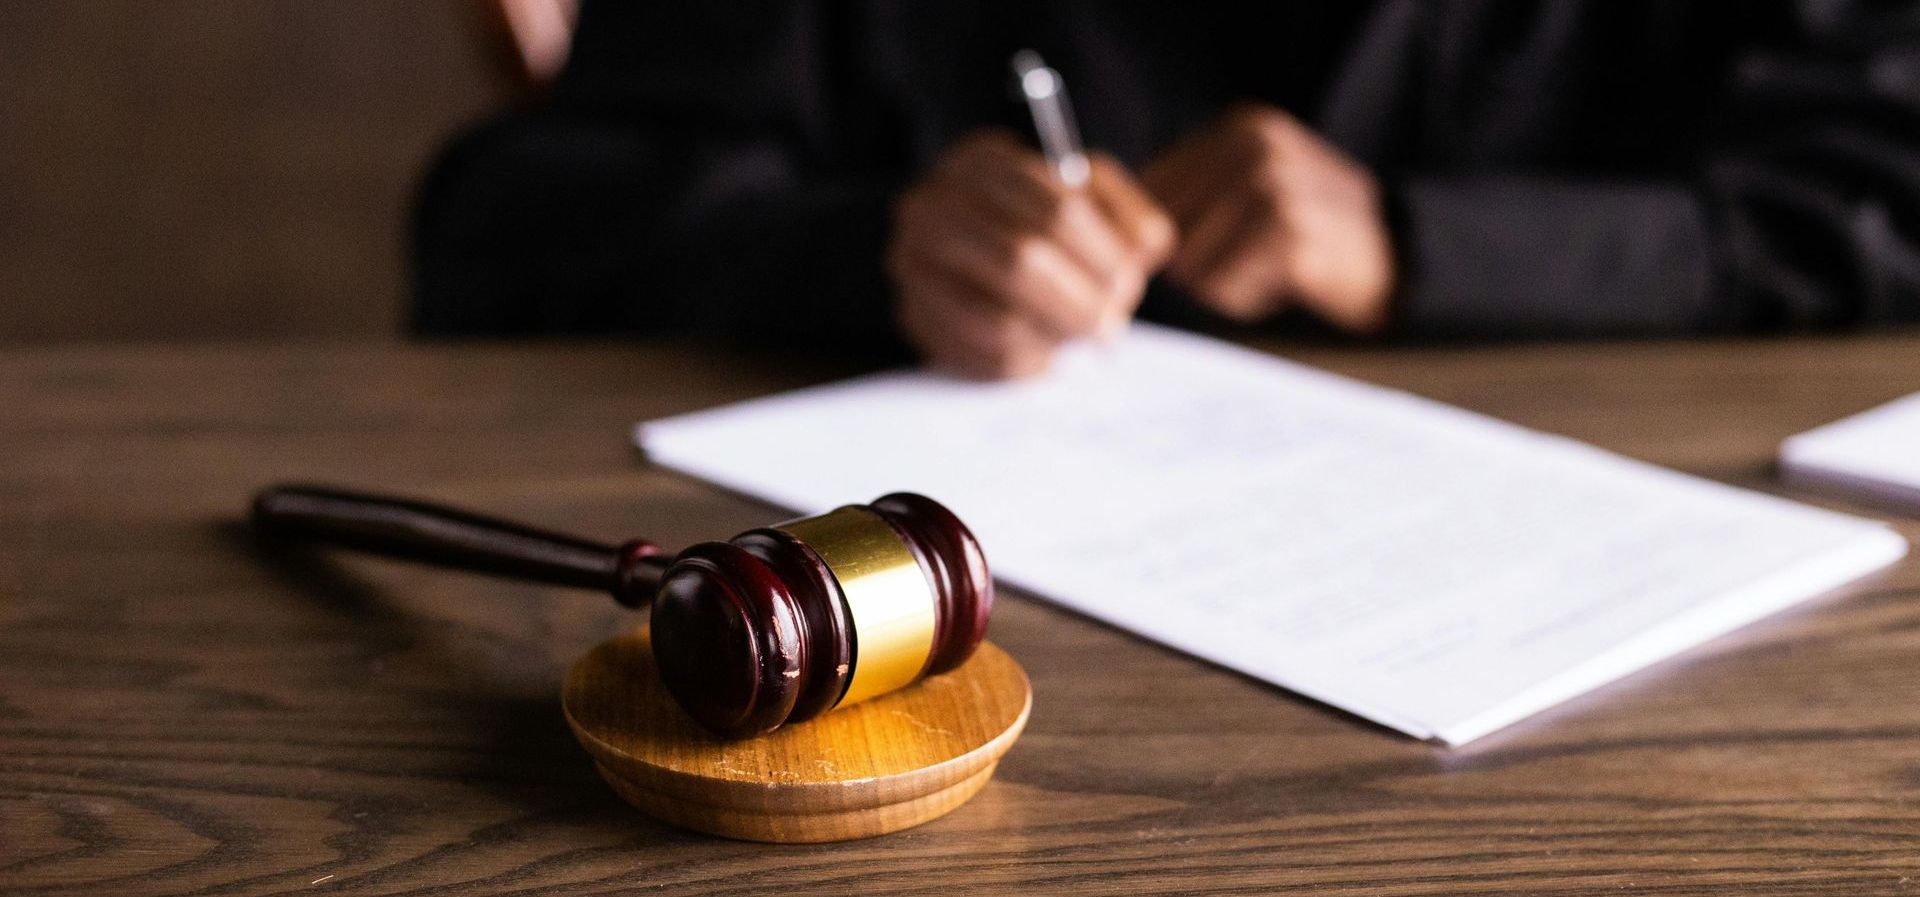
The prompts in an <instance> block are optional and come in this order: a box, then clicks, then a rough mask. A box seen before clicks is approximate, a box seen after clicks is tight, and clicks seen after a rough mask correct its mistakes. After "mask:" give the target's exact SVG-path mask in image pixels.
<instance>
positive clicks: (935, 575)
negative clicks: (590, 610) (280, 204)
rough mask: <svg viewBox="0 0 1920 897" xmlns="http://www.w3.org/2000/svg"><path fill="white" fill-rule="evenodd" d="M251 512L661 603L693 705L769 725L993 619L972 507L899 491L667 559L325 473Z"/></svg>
mask: <svg viewBox="0 0 1920 897" xmlns="http://www.w3.org/2000/svg"><path fill="white" fill-rule="evenodd" d="M253 521H254V525H255V526H256V527H258V528H259V529H260V530H261V531H262V532H263V533H265V534H268V535H269V536H272V537H276V538H291V539H305V540H313V541H318V542H324V543H328V544H332V545H338V546H343V547H348V548H354V549H360V550H364V551H371V552H374V553H378V554H382V555H386V556H389V557H398V558H406V559H410V560H417V561H424V562H427V563H432V564H437V565H440V566H444V567H454V568H459V569H465V570H472V571H478V572H483V573H491V574H496V575H504V576H511V577H517V578H522V579H529V580H534V581H538V582H544V583H550V584H553V585H561V586H573V587H581V588H595V589H602V590H605V591H607V592H609V593H611V594H612V596H613V598H614V600H615V601H618V602H620V603H621V604H623V605H626V606H628V607H634V608H640V607H644V606H647V605H648V604H651V605H652V611H651V617H650V625H651V627H652V635H651V639H652V643H653V652H654V662H655V664H656V665H657V666H658V668H659V671H660V680H661V683H662V684H663V685H665V686H666V688H667V691H668V693H670V694H671V695H672V696H673V699H674V700H675V701H676V702H677V703H679V705H680V706H681V707H682V708H683V709H685V710H686V711H687V714H688V715H689V716H691V717H693V719H694V720H695V721H697V722H698V723H700V724H701V725H702V726H704V727H706V728H707V729H708V730H710V731H712V732H714V733H715V734H717V735H721V736H723V737H730V738H738V737H745V736H749V735H756V734H761V733H765V732H771V731H773V730H774V729H776V728H779V727H780V726H781V725H783V724H785V723H791V722H799V721H801V720H805V719H810V718H812V717H814V716H817V715H819V714H821V713H825V712H827V711H829V710H832V709H834V708H836V707H842V706H847V705H850V704H853V703H856V702H859V701H863V700H866V699H867V698H871V697H874V696H876V695H882V694H886V693H887V692H890V691H894V690H895V689H899V688H903V687H905V686H907V685H910V684H912V683H914V682H918V681H919V680H921V679H923V678H925V677H927V676H931V675H934V674H936V673H942V672H945V671H947V670H950V669H953V668H954V667H956V666H959V665H960V664H961V663H962V662H963V661H965V660H966V659H967V658H968V657H969V656H970V655H972V654H973V650H974V648H975V646H977V645H979V644H980V639H981V638H982V637H983V636H985V635H986V630H987V617H988V615H989V614H991V613H992V611H993V580H992V579H991V578H990V576H989V575H988V572H987V561H986V556H985V555H984V554H982V553H981V550H980V543H979V542H978V541H977V540H976V539H975V538H974V536H973V533H972V532H971V531H969V530H968V529H967V527H966V525H965V524H964V523H961V522H960V518H958V517H956V516H954V515H953V512H951V511H949V510H947V509H946V508H945V507H944V506H942V505H941V504H940V503H939V502H936V501H934V500H933V499H930V498H927V497H925V496H921V495H915V494H912V493H907V492H896V493H893V494H891V495H886V496H882V497H881V498H879V499H876V500H875V501H873V502H872V503H871V504H865V505H847V506H844V507H841V508H838V509H836V510H833V511H829V512H827V513H825V514H821V515H819V516H815V517H802V518H799V519H796V520H789V521H787V522H785V523H780V524H775V525H773V526H769V527H762V528H759V529H752V530H748V531H746V532H744V533H741V534H740V535H738V536H735V537H733V538H732V539H729V540H727V541H725V542H701V543H698V544H696V545H693V546H691V547H689V548H687V549H686V550H684V551H681V552H680V553H679V554H678V555H675V556H673V557H672V558H671V559H669V558H668V557H667V556H666V554H665V553H664V552H663V551H662V550H661V549H660V548H659V547H658V546H656V545H655V544H654V543H652V542H649V541H646V540H644V539H634V540H630V541H628V542H625V543H624V544H620V545H612V544H606V543H602V542H596V541H593V540H591V539H584V538H580V537H577V536H570V535H564V534H560V533H554V532H548V531H545V530H540V529H536V528H534V527H530V526H525V525H522V524H518V523H513V522H510V521H505V520H498V519H494V518H491V517H486V516H482V515H480V514H475V513H471V512H468V511H462V510H458V509H454V508H448V507H443V506H440V505H435V504H429V503H426V502H420V501H413V500H409V499H404V498H395V497H390V496H380V495H368V494H361V493H355V492H347V491H343V490H338V489H331V488H325V487H317V486H276V487H273V488H269V489H266V490H265V491H262V492H261V493H260V494H259V495H258V496H256V497H255V498H254V502H253Z"/></svg>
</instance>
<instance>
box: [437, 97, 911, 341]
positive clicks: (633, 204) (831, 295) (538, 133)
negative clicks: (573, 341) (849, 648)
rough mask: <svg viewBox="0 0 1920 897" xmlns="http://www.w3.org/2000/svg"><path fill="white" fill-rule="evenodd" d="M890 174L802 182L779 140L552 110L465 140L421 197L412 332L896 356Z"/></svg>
mask: <svg viewBox="0 0 1920 897" xmlns="http://www.w3.org/2000/svg"><path fill="white" fill-rule="evenodd" d="M891 192H892V187H891V186H890V185H889V184H888V183H886V182H885V181H884V180H883V179H881V178H879V177H856V176H845V175H842V176H830V175H817V176H816V175H802V174H800V173H797V172H794V171H792V170H791V169H790V167H789V165H788V163H786V162H785V161H784V159H783V158H782V153H781V152H780V151H779V150H778V148H755V147H754V146H753V145H752V144H748V143H739V144H734V143H728V142H714V143H700V142H696V141H688V140H683V139H659V138H656V137H655V136H653V135H650V134H648V133H646V132H645V131H643V130H642V129H640V128H637V127H635V126H632V125H627V124H619V123H613V122H608V121H604V120H574V119H570V118H567V117H564V116H556V115H538V116H528V117H522V118H517V119H512V120H508V121H505V122H501V123H498V124H495V125H491V126H489V127H487V128H484V129H482V130H480V131H478V132H476V133H474V134H472V135H469V136H468V137H466V138H465V139H463V140H462V141H460V142H459V143H457V144H456V146H455V148H454V149H453V150H452V151H451V152H450V153H449V154H448V156H447V157H446V159H445V160H443V161H442V162H441V164H440V165H439V166H438V167H437V168H436V170H435V172H434V174H433V175H432V177H431V179H430V180H429V183H428V185H427V187H426V189H425V190H424V191H423V194H422V200H421V204H420V209H419V221H418V226H417V231H418V233H417V242H416V258H415V269H416V279H417V283H416V286H417V304H416V316H415V322H414V323H415V329H416V330H417V331H419V332H422V333H427V334H439V335H448V334H504V333H529V332H537V333H609V332H647V331H664V330H668V329H693V330H701V331H706V332H709V333H714V334H718V335H723V336H727V337H738V338H743V339H748V340H761V341H768V340H773V341H782V340H784V341H792V342H795V343H796V344H805V345H810V346H813V347H817V348H822V349H829V350H840V351H860V352H882V353H884V352H892V351H897V346H896V345H895V343H894V341H893V340H894V338H893V336H892V329H891V324H890V317H889V314H888V301H887V286H886V283H885V281H884V277H883V275H882V269H881V261H880V259H881V257H882V248H883V245H884V241H885V237H886V224H887V220H888V215H887V202H888V199H887V197H888V196H889V195H890V193H891Z"/></svg>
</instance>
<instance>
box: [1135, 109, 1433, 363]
mask: <svg viewBox="0 0 1920 897" xmlns="http://www.w3.org/2000/svg"><path fill="white" fill-rule="evenodd" d="M1142 180H1143V181H1145V183H1146V185H1147V188H1148V190H1150V191H1151V192H1152V193H1153V195H1154V196H1155V197H1157V198H1158V199H1159V200H1160V202H1161V203H1162V204H1163V205H1164V206H1165V207H1166V208H1167V210H1168V211H1169V212H1170V213H1171V214H1172V215H1173V218H1174V222H1175V225H1176V226H1177V227H1178V229H1179V234H1180V236H1179V245H1178V246H1177V247H1176V248H1175V249H1174V251H1173V256H1172V260H1171V261H1170V262H1169V263H1168V265H1167V271H1166V273H1167V277H1168V279H1169V280H1170V281H1172V282H1173V283H1174V284H1175V285H1177V286H1180V287H1181V288H1182V289H1185V290H1186V291H1187V292H1189V293H1190V294H1192V295H1193V297H1194V298H1195V300H1197V301H1198V302H1200V303H1201V304H1203V305H1205V306H1207V307H1208V308H1210V309H1212V310H1213V311H1215V312H1217V313H1219V314H1221V315H1224V316H1226V317H1228V318H1232V319H1234V320H1237V321H1243V322H1253V321H1258V320H1261V319H1264V318H1267V317H1271V316H1272V315H1273V314H1275V313H1277V312H1279V311H1280V310H1281V309H1282V308H1284V307H1285V306H1286V305H1287V304H1288V303H1289V302H1297V303H1298V304H1300V305H1301V306H1303V307H1305V308H1306V309H1307V310H1308V311H1310V312H1312V313H1314V314H1315V315H1317V316H1319V317H1320V318H1322V319H1324V320H1326V321H1328V322H1329V323H1331V324H1333V325H1334V326H1336V327H1339V328H1341V329H1343V330H1346V331H1348V332H1351V333H1359V334H1370V333H1375V332H1377V331H1379V330H1380V329H1381V328H1382V327H1384V326H1385V325H1386V323H1387V317H1388V300H1389V297H1390V296H1391V295H1392V293H1393V287H1394V279H1395V276H1396V274H1395V271H1394V257H1393V244H1392V238H1391V236H1390V235H1389V234H1388V231H1387V225H1386V220H1385V215H1384V213H1383V211H1382V204H1381V199H1380V188H1379V185H1378V183H1377V182H1376V181H1375V180H1374V177H1373V174H1372V173H1371V172H1369V171H1368V170H1367V169H1366V168H1365V167H1364V166H1362V165H1361V164H1360V163H1358V162H1356V161H1354V160H1353V159H1351V158H1348V157H1347V156H1346V155H1345V154H1343V153H1342V152H1340V150H1338V149H1336V148H1334V147H1333V146H1332V145H1331V144H1328V143H1327V142H1326V141H1325V140H1323V139H1321V138H1320V137H1319V135H1317V134H1315V133H1313V131H1312V130H1310V129H1308V128H1307V127H1306V126H1305V125H1302V124H1301V123H1300V122H1298V121H1296V120H1295V119H1294V118H1293V117H1292V116H1290V115H1288V114H1286V113H1285V112H1282V111H1280V110H1278V109H1275V108H1273V107H1271V106H1265V105H1255V104H1248V105H1244V106H1241V107H1239V108H1237V109H1234V110H1232V111H1231V112H1229V113H1228V114H1227V115H1226V116H1225V117H1224V118H1222V119H1221V120H1220V121H1219V122H1217V123H1216V124H1214V125H1212V126H1211V127H1208V128H1206V129H1205V130H1202V131H1200V132H1198V133H1196V134H1194V135H1193V136H1190V137H1187V138H1185V139H1184V140H1182V141H1181V142H1180V143H1179V144H1177V145H1175V146H1174V147H1173V149H1171V150H1169V151H1168V152H1167V153H1166V154H1165V155H1163V156H1161V157H1160V158H1159V159H1157V160H1155V161H1154V163H1153V164H1151V165H1149V166H1147V169H1146V171H1145V173H1144V176H1143V178H1142Z"/></svg>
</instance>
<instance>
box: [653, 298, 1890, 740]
mask: <svg viewBox="0 0 1920 897" xmlns="http://www.w3.org/2000/svg"><path fill="white" fill-rule="evenodd" d="M638 438H639V440H640V442H641V443H642V445H643V446H644V448H645V449H646V450H647V451H648V453H649V454H650V455H651V456H652V457H653V458H654V459H656V460H657V461H658V462H660V463H662V464H666V465H669V466H672V467H675V468H679V469H682V470H685V471H688V472H691V473H693V474H696V475H699V476H702V477H706V478H708V479H710V480H712V481H714V482H717V483H720V484H723V485H725V486H728V487H731V488H734V489H737V490H741V491H744V492H747V493H750V494H755V495H759V496H762V497H764V498H767V499H769V500H772V501H774V502H776V503H779V504H783V505H787V506H789V507H792V508H794V509H796V510H798V511H801V512H805V513H814V512H819V511H823V510H826V509H828V508H831V507H834V506H837V505H840V504H845V503H848V502H855V501H867V500H870V499H872V498H874V497H877V496H879V495H881V494H883V493H886V492H890V491H894V490H912V491H918V492H923V493H925V494H927V495H930V496H933V497H934V498H937V499H939V500H940V501H943V502H945V503H947V504H948V505H949V506H950V507H952V508H953V509H954V511H955V512H956V513H958V514H959V515H960V516H961V517H962V518H963V519H965V520H966V521H967V522H968V523H969V524H970V525H971V526H972V527H973V528H974V530H975V532H976V534H977V535H978V536H979V537H980V539H981V542H982V543H983V545H984V546H985V548H986V550H987V556H988V559H989V561H990V562H991V563H992V564H993V565H994V567H995V571H996V572H997V573H998V574H999V575H1000V576H1001V577H1002V578H1003V579H1005V580H1008V581H1011V582H1013V583H1015V584H1017V585H1020V586H1023V587H1025V588H1027V589H1029V590H1032V591H1034V592H1036V593H1038V594H1040V595H1043V596H1045V597H1047V598H1050V599H1052V600H1054V601H1058V602H1060V603H1061V604H1064V605H1067V606H1069V607H1072V608H1074V609H1075V610H1078V611H1081V612H1083V613H1086V614H1088V615H1091V616H1094V617H1098V618H1100V619H1102V620H1106V621H1109V622H1111V623H1113V624H1115V625H1117V626H1120V627H1123V628H1126V629H1129V630H1131V631H1133V632H1136V633H1139V634H1141V635H1143V636H1145V637H1147V638H1151V639H1154V640H1156V641H1159V642H1163V643H1165V644H1168V645H1172V646H1175V647H1177V648H1180V649H1182V650H1185V651H1188V652H1191V653H1192V654H1194V655H1197V656H1199V657H1203V658H1206V659H1208V660H1211V661H1214V662H1217V663H1220V664H1223V665H1225V666H1228V667H1231V668H1233V669H1236V670H1240V671H1242V672H1245V673H1248V674H1250V675H1253V676H1257V677H1260V678H1262V679H1265V680H1267V681H1270V682H1273V683H1276V684H1279V685H1282V686H1285V687H1287V688H1290V689H1293V690H1295V691H1297V692H1300V693H1302V694H1305V695H1308V696H1311V697H1313V698H1317V699H1319V700H1321V701H1325V702H1326V703H1329V704H1332V705H1334V706H1337V707H1341V708H1344V709H1346V710H1348V711H1351V712H1353V713H1356V714H1359V715H1361V716H1364V717H1367V718H1369V719H1372V720H1376V721H1378V722H1380V723H1383V724H1385V725H1388V726H1392V727H1393V728H1396V729H1399V730H1401V731H1404V732H1407V733H1409V734H1411V735H1415V736H1418V737H1423V738H1438V739H1441V740H1444V741H1446V742H1449V743H1454V744H1459V743H1462V742H1465V741H1468V740H1470V739H1473V738H1476V737H1478V736H1480V735H1483V734H1485V733H1487V732H1491V731H1493V730H1495V729H1498V728H1500V727H1502V726H1505V725H1507V724H1509V723H1512V722H1514V721H1516V720H1518V719H1520V718H1522V717H1524V716H1527V715H1528V714H1531V713H1534V712H1536V711H1538V710H1541V709H1542V708H1545V707H1548V706H1551V705H1553V704H1554V703H1556V702H1559V701H1562V700H1565V699H1566V698H1568V697H1571V696H1573V695H1577V694H1580V693H1581V692H1584V691H1587V690H1589V689H1592V688H1594V687H1596V686H1598V685H1601V684H1603V683H1606V682H1608V681H1611V680H1613V679H1616V678H1618V677H1620V676H1623V675H1625V674H1627V673H1630V672H1632V671H1634V670H1637V669H1640V668H1642V667H1645V666H1646V665H1648V664H1650V663H1653V662H1655V661H1657V660H1660V659H1661V658H1664V657H1667V656H1669V655H1672V654H1674V653H1676V652H1678V651H1681V650H1684V649H1685V648H1687V647H1689V646H1692V645H1696V644H1699V643H1700V642H1702V641H1705V640H1707V639H1709V638H1712V637H1713V636H1715V635H1717V634H1719V633H1723V632H1726V631H1728V630H1730V629H1733V628H1735V627H1737V626H1741V625H1743V624H1745V623H1748V622H1751V621H1753V620H1755V619H1758V618H1759V617H1762V616H1764V615H1766V614H1768V613H1771V612H1773V611H1775V610H1778V609H1780V608H1783V607H1786V606H1787V605H1790V604H1793V603H1795V602H1797V601H1801V600H1803V599H1805V598H1808V597H1810V596H1812V595H1815V594H1817V593H1819V592H1822V591H1825V590H1827V589H1831V588H1833V587H1836V586H1838V585H1841V584H1842V583H1845V582H1847V581H1849V580H1852V579H1854V578H1856V577H1859V576H1861V575H1863V574H1865V573H1867V572H1869V571H1871V570H1874V569H1877V568H1879V567H1882V566H1884V565H1886V564H1889V563H1891V562H1893V561H1894V560H1895V559H1897V558H1899V557H1900V556H1901V555H1902V554H1903V553H1904V552H1905V548H1906V546H1905V542H1904V541H1903V540H1902V539H1901V538H1900V537H1899V536H1898V535H1896V534H1895V533H1893V532H1892V531H1891V530H1889V529H1887V528H1886V527H1884V526H1882V525H1880V524H1877V523H1874V522H1871V521H1866V520H1861V519H1857V518H1853V517H1848V516H1844V515H1841V514H1836V513H1832V512H1828V511H1823V510H1819V509H1815V508H1810V507H1805V506H1802V505H1798V504H1794V503H1792V502H1788V501H1784V500H1781V499H1778V498H1773V497H1770V496H1766V495H1760V494H1757V493H1752V492H1747V491H1742V490H1739V489H1734V488H1731V487H1728V486H1724V485H1721V484H1717V483H1713V482H1709V481H1705V480H1700V479H1695V478H1693V477H1688V476H1684V475H1681V474H1678V473H1673V472H1670V471H1667V470H1663V469H1660V468H1656V467H1652V466H1649V465H1646V464H1642V463H1638V462H1635V461H1631V460H1627V459H1624V458H1621V457H1618V456H1615V455H1611V454H1608V453H1606V452H1603V451H1600V450H1598V449H1595V448H1592V447H1589V446H1586V445H1583V444H1579V443H1576V442H1573V441H1570V440H1567V439H1564V438H1558V437H1553V436H1548V435H1544V434H1541V433H1537V432H1533V431H1529V430H1526V429H1523V428H1520V427H1517V426H1513V425H1511V424H1506V423H1502V422H1500V421H1496V420H1492V419H1489V418H1486V417H1482V416H1479V415H1476V414H1472V413H1469V412H1466V411H1462V410H1459V409H1455V408H1451V407H1448V406H1445V405H1441V404H1438V403H1435V402H1431V401H1427V400H1423V399H1420V398H1417V397H1414V396H1410V395H1407V394H1404V393H1399V392H1394V391H1391V390H1387V389H1381V388H1378V387H1373V386H1369V385H1366V384H1362V383H1358V382H1354V381H1350V380H1346V379H1343V378H1340V377H1336V376H1332V375H1329V374H1325V373H1321V372H1318V371H1315V370H1312V369H1309V368H1305V367H1302V366H1299V365H1295V364H1291V363H1288V362H1285V361H1281V360H1279V359H1276V358H1272V357H1269V356H1266V355H1262V354H1258V353H1254V352H1250V351H1246V350H1242V349H1239V348H1236V347H1233V346H1229V345H1226V344H1223V343H1219V342H1216V341H1212V340H1207V339H1203V338H1200V337H1195V336H1190V335H1184V334H1179V333H1175V332H1172V331H1166V330H1160V329H1154V328H1149V327H1144V326H1138V327H1136V328H1135V329H1134V331H1133V333H1132V334H1131V335H1130V336H1129V337H1127V339H1126V340H1125V341H1124V342H1123V343H1122V344H1121V345H1120V346H1118V347H1117V348H1114V349H1111V350H1108V351H1104V352H1085V353H1081V354H1078V355H1075V356H1073V357H1070V358H1067V359H1065V360H1063V362H1062V363H1061V364H1060V365H1059V367H1058V368H1057V369H1056V371H1055V372H1054V373H1053V374H1051V375H1049V376H1048V377H1046V378H1044V379H1041V380H1038V381H1034V382H1025V383H1012V384H981V383H966V382H959V381H955V380H950V379H946V378H943V377H940V376H938V375H933V374H927V373H897V374H885V375H879V376H874V377H869V378H864V379H859V380H854V381H850V382H846V383H841V384H836V385H831V386H825V387H820V388H815V389H810V390H803V391H800V392H796V393H790V394H786V395H781V396H775V397H772V398H767V399H761V400H757V401H751V402H746V403H743V404H740V405H734V406H730V407H725V408H719V409H715V410H711V411H706V412H701V413H697V414H692V415H688V416H684V417H679V418H674V419H670V420H663V421H655V422H651V423H647V424H643V425H642V426H641V427H640V428H639V430H638Z"/></svg>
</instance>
